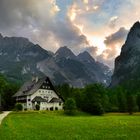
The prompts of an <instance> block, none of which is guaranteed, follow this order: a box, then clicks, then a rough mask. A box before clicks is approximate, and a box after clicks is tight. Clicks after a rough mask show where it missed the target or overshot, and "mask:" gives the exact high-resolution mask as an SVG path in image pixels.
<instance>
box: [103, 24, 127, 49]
mask: <svg viewBox="0 0 140 140" xmlns="http://www.w3.org/2000/svg"><path fill="white" fill-rule="evenodd" d="M127 34H128V30H126V29H125V28H124V27H121V28H120V29H119V30H118V31H117V32H115V33H113V34H111V35H109V36H107V37H106V39H105V41H104V43H105V44H106V45H107V46H109V47H111V46H112V45H114V44H117V43H122V42H124V40H125V39H126V37H127Z"/></svg>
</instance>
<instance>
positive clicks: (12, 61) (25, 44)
mask: <svg viewBox="0 0 140 140" xmlns="http://www.w3.org/2000/svg"><path fill="white" fill-rule="evenodd" d="M48 57H51V54H50V53H49V52H47V51H45V50H44V49H42V48H41V47H40V46H39V45H35V44H33V43H31V42H30V41H29V40H28V39H26V38H19V37H2V35H0V73H2V74H4V75H6V76H7V77H8V79H10V80H14V81H20V82H24V81H26V80H28V79H29V78H31V77H32V76H33V75H40V76H43V75H44V74H43V73H42V72H40V71H39V70H38V68H37V63H38V62H40V61H42V60H44V59H46V58H48Z"/></svg>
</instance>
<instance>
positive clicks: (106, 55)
mask: <svg viewBox="0 0 140 140" xmlns="http://www.w3.org/2000/svg"><path fill="white" fill-rule="evenodd" d="M127 34H128V30H126V29H125V28H124V27H121V28H120V29H119V30H118V31H116V32H114V33H112V34H111V35H109V36H107V37H106V39H105V41H104V43H105V44H106V49H105V50H104V51H103V52H102V54H101V55H99V56H97V59H98V61H102V62H104V63H106V64H108V65H109V66H111V67H113V65H114V59H115V57H117V56H118V55H119V53H120V50H121V47H122V45H123V43H124V42H125V40H126V37H127Z"/></svg>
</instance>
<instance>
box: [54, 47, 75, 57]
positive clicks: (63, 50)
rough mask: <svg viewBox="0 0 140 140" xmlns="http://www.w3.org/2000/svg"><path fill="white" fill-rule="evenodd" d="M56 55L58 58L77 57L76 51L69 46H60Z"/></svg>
mask: <svg viewBox="0 0 140 140" xmlns="http://www.w3.org/2000/svg"><path fill="white" fill-rule="evenodd" d="M54 57H55V58H57V59H60V58H69V59H75V58H76V56H75V55H74V53H73V52H72V51H71V50H70V49H69V48H68V47H67V46H64V47H60V48H59V49H58V50H57V51H56V53H55V55H54Z"/></svg>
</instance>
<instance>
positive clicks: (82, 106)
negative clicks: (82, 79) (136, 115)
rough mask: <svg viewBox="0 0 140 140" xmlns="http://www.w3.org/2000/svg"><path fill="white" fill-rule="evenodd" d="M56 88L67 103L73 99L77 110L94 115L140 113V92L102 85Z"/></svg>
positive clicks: (62, 86)
mask: <svg viewBox="0 0 140 140" xmlns="http://www.w3.org/2000/svg"><path fill="white" fill-rule="evenodd" d="M56 88H57V91H58V92H59V93H60V94H61V96H62V97H63V98H64V100H65V101H67V100H68V99H73V100H74V101H75V102H76V106H77V109H79V110H82V111H85V112H88V113H91V114H94V115H101V114H103V113H107V112H122V113H127V112H128V113H129V114H132V113H133V112H138V111H140V92H138V91H137V92H133V91H131V90H127V89H126V88H124V87H123V86H117V87H115V88H107V87H105V86H103V85H102V84H91V85H87V86H85V87H84V88H73V87H70V86H69V85H68V84H64V85H61V86H57V87H56Z"/></svg>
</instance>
